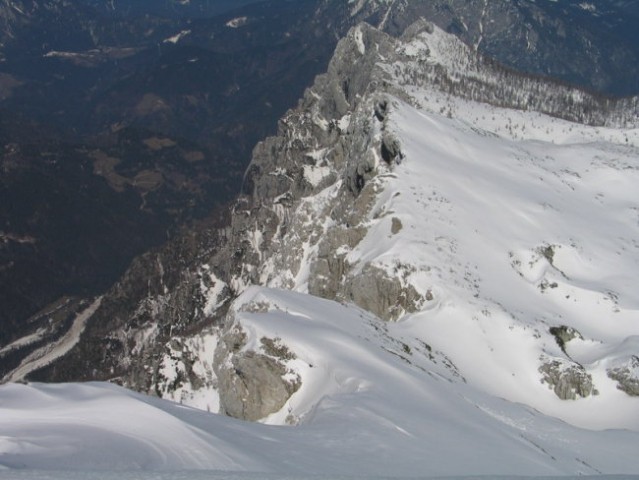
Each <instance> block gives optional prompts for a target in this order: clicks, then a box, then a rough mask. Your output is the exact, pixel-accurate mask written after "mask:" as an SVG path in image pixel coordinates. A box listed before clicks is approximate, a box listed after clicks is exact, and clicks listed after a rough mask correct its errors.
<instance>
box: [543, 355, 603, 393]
mask: <svg viewBox="0 0 639 480" xmlns="http://www.w3.org/2000/svg"><path fill="white" fill-rule="evenodd" d="M539 372H540V373H541V374H542V375H543V376H542V379H541V383H546V384H548V387H549V388H551V389H552V390H553V391H554V392H555V394H556V395H557V396H558V397H559V398H561V399H562V400H576V399H577V397H581V398H586V397H589V396H590V395H597V394H598V392H597V390H595V388H594V386H593V383H592V376H591V375H590V374H588V373H587V372H586V370H585V369H584V367H583V366H581V365H579V364H578V363H574V362H571V361H568V360H564V359H553V360H547V361H546V362H545V363H543V364H542V365H541V367H539Z"/></svg>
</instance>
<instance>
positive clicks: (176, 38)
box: [163, 30, 191, 44]
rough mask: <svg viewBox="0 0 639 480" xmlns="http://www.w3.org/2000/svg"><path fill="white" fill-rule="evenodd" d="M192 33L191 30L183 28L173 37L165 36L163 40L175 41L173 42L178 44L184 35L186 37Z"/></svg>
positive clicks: (167, 41)
mask: <svg viewBox="0 0 639 480" xmlns="http://www.w3.org/2000/svg"><path fill="white" fill-rule="evenodd" d="M190 33H191V30H182V31H181V32H179V33H176V34H175V35H173V36H172V37H168V38H165V39H164V40H163V43H173V44H177V43H178V42H179V41H180V40H182V39H183V38H184V37H186V36H187V35H189V34H190Z"/></svg>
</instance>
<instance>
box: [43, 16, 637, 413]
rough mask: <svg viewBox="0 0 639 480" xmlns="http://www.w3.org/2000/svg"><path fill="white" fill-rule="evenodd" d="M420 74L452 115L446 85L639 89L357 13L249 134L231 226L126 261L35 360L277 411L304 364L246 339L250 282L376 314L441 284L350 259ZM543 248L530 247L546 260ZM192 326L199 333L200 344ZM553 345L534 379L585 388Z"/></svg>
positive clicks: (582, 377)
mask: <svg viewBox="0 0 639 480" xmlns="http://www.w3.org/2000/svg"><path fill="white" fill-rule="evenodd" d="M415 85H420V86H422V87H425V86H429V87H430V88H431V90H430V91H431V94H432V98H431V99H430V100H428V102H430V103H433V99H437V101H439V100H442V102H443V103H441V104H439V108H441V112H442V113H446V112H448V115H451V116H454V115H455V114H456V111H455V109H456V103H455V100H454V99H455V98H458V97H466V98H469V99H472V100H474V101H482V102H487V103H490V104H492V105H493V106H497V107H506V108H518V107H522V106H523V105H533V106H535V107H536V108H538V109H539V110H541V111H543V112H545V113H547V114H551V115H554V116H565V117H567V118H569V119H580V120H582V121H584V122H587V123H591V124H594V125H602V124H606V122H609V121H610V119H611V118H612V119H613V120H612V121H613V122H614V123H615V124H618V123H624V124H629V123H630V124H636V118H637V117H636V102H637V99H636V98H634V99H628V100H623V101H618V102H614V101H611V100H609V99H601V98H600V97H597V96H594V95H590V94H587V93H584V92H581V91H578V90H576V89H573V88H569V87H565V86H562V85H558V84H553V83H542V82H539V81H538V80H534V79H531V78H528V77H525V76H522V75H519V74H516V73H514V72H512V71H510V70H508V69H505V68H503V67H501V66H499V65H497V64H495V63H494V62H492V61H491V60H489V59H487V58H484V57H482V56H481V55H479V54H477V53H476V52H474V51H472V50H471V49H469V48H468V47H466V46H465V45H464V44H463V43H461V42H460V41H459V40H457V39H455V38H454V37H452V36H450V35H447V34H445V33H444V32H442V31H441V30H439V29H438V28H437V27H435V26H434V25H432V24H431V23H428V22H424V21H421V22H418V23H417V24H415V25H413V26H412V27H411V28H409V29H408V30H407V31H406V32H405V34H404V35H403V37H402V38H400V39H395V38H393V37H390V36H388V35H386V34H384V33H382V32H381V31H379V30H377V29H374V28H372V27H370V26H369V25H366V24H361V25H359V26H358V27H356V28H354V29H352V30H351V31H350V32H349V34H348V35H347V36H346V38H345V39H343V40H342V41H340V43H339V45H338V47H337V50H336V53H335V56H334V58H333V60H332V61H331V63H330V65H329V69H328V72H327V73H326V74H324V75H320V76H319V77H318V78H317V80H316V82H315V84H314V85H313V87H311V88H309V89H308V90H307V92H306V94H305V95H304V98H303V99H302V100H301V101H300V104H299V106H298V107H297V108H296V109H294V110H291V111H290V112H289V113H288V114H287V115H286V116H285V117H284V118H283V119H282V120H281V121H280V124H279V129H278V135H277V136H275V137H270V138H268V139H266V140H265V141H263V142H261V143H260V144H259V145H258V146H257V147H256V149H255V151H254V155H253V161H252V163H251V165H250V167H249V169H248V170H247V172H246V175H245V179H244V187H243V194H242V196H241V197H240V198H239V199H238V201H237V202H236V203H235V204H234V206H233V209H232V215H231V217H230V219H229V223H228V226H226V227H224V228H221V229H214V228H211V229H207V230H206V231H205V233H199V234H197V235H195V234H194V238H193V240H194V241H195V242H196V243H198V242H201V241H204V242H205V244H206V247H204V248H201V249H199V250H198V251H197V253H196V254H195V256H188V255H187V256H186V257H183V256H182V254H181V252H182V251H184V252H192V250H190V249H181V248H180V247H179V246H176V248H175V249H174V250H172V251H171V253H170V255H175V257H174V258H170V257H169V258H167V252H165V251H163V252H162V253H160V254H154V253H150V254H147V255H145V256H143V257H141V258H140V259H139V260H137V261H136V263H135V264H134V267H133V269H132V271H131V272H130V273H129V275H128V276H125V277H124V278H123V280H122V281H121V282H119V283H118V284H117V285H116V286H115V287H114V288H113V289H111V291H110V292H109V294H108V295H106V296H105V297H104V299H103V301H102V305H101V308H100V309H99V310H98V312H97V313H96V314H95V315H94V316H93V318H92V319H91V321H90V323H89V325H88V326H87V330H86V332H85V334H84V336H83V338H82V341H81V342H80V344H79V345H78V346H77V348H76V349H75V350H74V351H73V352H71V354H70V355H68V356H66V357H65V358H64V359H62V360H61V361H59V362H57V363H55V364H53V365H52V366H51V367H49V368H48V369H45V370H43V371H41V373H40V374H38V375H41V376H42V377H44V378H48V379H56V380H69V379H88V378H92V379H95V378H97V379H110V380H115V381H118V382H119V383H122V384H124V385H126V386H128V387H131V388H134V389H137V390H142V391H149V392H155V393H156V394H158V395H161V396H165V397H168V398H173V399H176V400H182V401H186V402H189V401H192V400H193V395H194V392H198V391H199V392H212V391H213V390H217V392H218V393H219V398H220V407H221V411H223V412H225V413H228V414H230V415H234V416H238V417H242V418H249V419H258V418H263V417H265V416H266V415H268V414H269V413H273V412H275V411H278V410H279V409H280V408H281V407H282V405H283V404H284V402H285V401H286V400H287V398H288V397H289V396H290V395H291V394H292V393H294V392H295V391H296V389H297V388H298V386H299V379H296V377H295V375H294V373H293V374H291V372H290V371H289V370H288V368H287V366H286V361H285V360H286V358H285V357H287V355H288V354H287V353H286V352H284V353H282V350H281V349H280V350H279V353H277V351H278V349H275V350H274V349H273V347H272V346H273V345H275V344H277V339H276V338H269V337H265V338H263V340H262V342H261V344H260V345H256V346H255V349H254V350H252V351H250V352H247V351H246V349H245V345H244V343H243V333H242V331H241V329H240V330H238V328H239V326H238V324H237V323H236V320H235V315H234V313H233V309H231V310H229V306H230V305H231V302H232V301H233V299H234V298H236V297H237V296H238V295H239V294H240V293H242V292H243V291H245V290H246V289H247V288H248V287H249V286H251V285H265V286H269V287H274V288H284V289H294V290H298V291H301V292H307V293H310V294H312V295H317V296H321V297H324V298H328V299H333V300H337V301H340V302H348V303H354V304H356V305H358V306H359V307H361V308H363V309H365V310H367V311H369V312H372V313H373V314H375V315H376V316H377V317H379V318H382V319H385V320H397V319H399V318H401V317H402V316H404V315H405V314H407V313H412V312H416V311H419V310H423V309H427V308H428V305H429V304H435V303H437V288H438V286H437V285H436V284H432V285H429V286H426V287H425V286H424V284H423V282H420V281H417V280H416V279H418V278H423V276H424V275H425V274H426V273H427V271H425V270H421V267H420V266H417V267H416V266H415V265H411V264H408V263H404V262H399V261H391V263H379V261H367V260H366V259H365V258H361V259H359V260H358V261H355V262H353V261H352V258H353V255H352V253H353V251H354V250H355V249H356V247H357V246H358V245H359V244H360V243H361V242H362V241H363V240H364V239H365V238H366V237H367V235H368V234H369V230H370V227H371V225H373V224H374V223H375V222H376V221H377V220H379V219H383V218H385V217H386V218H388V217H390V218H389V220H390V223H391V227H390V229H389V234H390V235H397V234H400V233H401V231H402V229H403V228H404V226H403V224H402V221H401V219H400V218H397V217H394V216H393V212H391V211H383V210H379V209H378V207H377V206H378V204H379V202H378V199H379V197H380V195H382V193H383V190H384V188H383V184H384V182H385V180H386V179H387V178H392V177H393V175H394V174H393V170H394V169H395V168H396V166H397V165H399V164H401V162H402V160H403V157H404V154H403V151H402V145H401V142H400V141H399V139H398V138H396V136H395V134H394V132H393V129H392V128H391V127H389V125H388V118H389V116H390V113H391V112H392V110H393V109H394V108H395V106H394V105H395V103H396V102H397V101H403V102H407V103H409V104H411V103H418V102H420V100H419V99H417V98H415V97H413V96H411V95H410V93H409V92H410V91H411V86H415ZM529 87H533V88H529ZM524 92H525V93H524ZM428 102H427V103H428ZM196 237H197V238H196ZM349 255H350V256H349ZM547 257H548V256H547V255H546V256H544V255H543V254H540V258H541V259H542V260H543V259H544V258H546V261H547V262H548V261H549V262H550V263H552V258H551V259H547ZM531 264H532V263H531ZM136 265H138V266H139V268H140V270H139V271H140V275H141V274H142V272H144V275H145V276H147V275H148V271H149V270H150V271H156V272H158V274H156V275H152V276H147V277H146V278H148V279H149V280H148V282H145V283H141V282H140V281H139V280H140V275H136V274H135V271H136V268H138V267H136ZM144 265H145V266H144ZM164 265H171V269H170V271H169V270H167V271H166V272H165V271H164ZM176 265H178V266H181V268H179V269H176V268H175V266H176ZM131 291H135V292H137V293H136V295H131ZM122 302H126V305H128V306H127V307H125V308H122ZM251 308H259V306H253V307H251ZM546 335H548V336H551V338H552V334H551V333H550V332H548V333H546ZM196 338H209V339H210V342H208V344H207V345H202V344H199V345H197V342H195V341H194V339H196ZM205 343H206V342H205ZM274 352H276V354H274ZM234 353H235V354H236V355H234ZM563 353H564V356H563V357H561V356H558V355H551V356H548V357H547V358H546V359H542V361H541V364H540V370H539V373H540V375H541V376H540V380H541V381H545V382H548V383H549V384H550V385H551V388H554V390H555V393H556V394H557V395H558V396H559V397H561V398H576V397H577V395H578V396H582V397H583V396H587V395H590V394H592V393H594V387H593V385H592V379H591V378H590V377H589V375H588V374H583V372H581V370H582V368H580V365H579V364H578V363H577V362H575V361H573V360H571V359H570V358H569V357H566V356H565V352H563ZM96 360H97V362H96ZM95 365H100V367H99V368H96V367H95ZM169 365H172V366H173V367H172V368H168V367H169ZM291 375H292V376H291ZM36 378H37V377H36ZM624 378H625V377H624ZM265 385H268V389H267V390H268V391H269V392H271V394H272V397H268V398H267V395H266V394H265V389H264V386H265ZM210 394H211V395H214V394H213V393H210ZM271 394H269V395H271Z"/></svg>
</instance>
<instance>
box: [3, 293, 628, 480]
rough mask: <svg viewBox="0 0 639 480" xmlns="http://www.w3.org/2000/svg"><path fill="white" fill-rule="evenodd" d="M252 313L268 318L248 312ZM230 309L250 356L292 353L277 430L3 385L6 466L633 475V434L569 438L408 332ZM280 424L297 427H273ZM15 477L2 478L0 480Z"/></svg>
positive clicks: (343, 318) (97, 393)
mask: <svg viewBox="0 0 639 480" xmlns="http://www.w3.org/2000/svg"><path fill="white" fill-rule="evenodd" d="M252 303H259V304H260V305H262V308H260V309H251V308H248V307H249V306H250V305H251V304H252ZM264 305H267V307H266V308H264ZM233 308H234V312H235V314H236V317H237V321H238V322H239V325H241V326H242V328H243V329H244V331H245V332H246V333H247V336H248V344H249V346H247V347H246V348H251V347H253V348H257V345H258V344H259V339H261V338H262V336H265V335H267V336H270V337H271V338H273V337H276V338H278V339H281V340H280V341H281V342H282V343H283V344H285V345H287V346H289V348H291V349H292V351H293V352H294V353H295V355H296V358H295V359H293V360H290V363H289V365H288V366H289V367H291V368H293V369H295V371H296V372H297V373H298V374H299V375H300V376H301V378H302V387H301V388H300V389H299V390H298V391H297V392H296V393H295V394H294V395H293V396H292V397H291V399H290V401H289V403H288V404H287V405H286V406H285V408H283V410H282V412H280V413H278V414H274V415H273V416H271V417H269V418H267V419H265V420H264V423H271V424H275V425H264V424H260V423H249V422H241V421H238V420H235V419H231V418H228V417H224V416H220V415H215V414H211V413H207V412H204V411H201V410H196V409H192V408H189V407H185V406H182V405H179V404H175V403H171V402H168V401H166V400H161V399H158V398H153V397H146V396H143V395H141V394H137V393H133V392H130V391H127V390H124V389H122V388H120V387H117V386H114V385H109V384H104V383H88V384H62V385H43V384H29V385H21V384H7V385H3V386H1V387H0V432H2V434H1V436H0V465H4V466H5V467H8V468H10V469H16V468H28V469H40V470H50V471H51V470H72V471H87V470H91V471H103V470H107V471H113V470H121V471H124V472H127V471H129V472H131V471H133V472H135V471H145V470H146V471H148V470H154V471H160V472H181V471H183V470H226V471H237V472H266V473H270V474H277V475H278V477H279V475H292V476H293V478H306V477H309V476H311V475H313V474H320V475H364V476H371V475H380V476H392V477H401V476H413V477H414V476H417V475H419V476H423V477H433V476H451V475H457V476H461V475H499V474H501V475H515V474H526V475H578V474H598V473H600V472H605V473H608V474H613V473H615V474H632V473H634V472H637V469H638V468H639V461H638V460H637V457H636V455H635V453H636V451H637V446H638V445H639V432H638V431H637V429H634V428H631V427H630V426H629V427H628V428H627V429H624V430H621V429H618V430H610V429H608V430H605V431H593V430H588V429H582V428H578V427H573V426H570V425H567V424H566V423H564V422H563V421H561V420H558V419H555V418H552V417H548V416H545V415H543V414H542V413H540V412H538V411H536V410H534V409H532V408H530V407H528V406H525V405H521V404H517V403H513V402H509V401H507V400H504V399H500V398H497V397H495V396H493V395H488V394H486V393H485V392H483V391H482V390H481V389H479V388H477V387H475V386H474V385H472V384H470V383H465V382H463V381H461V380H460V378H459V376H458V375H457V374H456V373H455V370H454V368H453V367H452V366H451V363H450V361H447V359H446V356H445V355H444V354H443V353H442V352H439V351H437V350H436V349H435V348H430V349H429V348H427V347H426V346H425V344H420V343H419V342H418V341H416V339H414V338H410V337H409V336H408V335H405V333H406V332H405V331H404V330H403V329H401V328H399V327H402V326H403V325H404V324H380V323H379V320H378V319H376V318H375V317H373V316H372V315H371V314H369V313H367V312H364V311H362V310H360V309H358V308H356V307H354V306H351V305H341V304H339V303H336V302H332V301H327V300H322V299H318V298H315V297H311V296H309V295H305V294H299V293H295V292H290V291H284V290H273V289H266V288H258V287H252V288H249V289H248V290H247V291H246V292H245V293H244V294H243V295H242V296H241V297H240V298H239V299H238V300H237V301H236V303H235V306H234V307H233ZM284 416H287V417H289V423H291V422H290V419H291V418H292V419H294V422H293V423H294V424H295V426H279V425H282V424H284V422H283V420H284V418H283V417H284ZM630 425H631V424H630ZM20 475H21V474H20V473H19V472H17V471H13V470H10V471H9V474H8V475H7V474H5V472H1V473H0V478H20ZM48 475H54V474H53V473H49V474H48ZM131 475H133V474H131ZM175 475H176V476H177V478H180V477H179V475H178V473H175ZM220 475H222V474H220ZM278 477H275V478H278ZM31 478H37V477H31ZM44 478H47V477H46V476H45V477H44ZM53 478H55V477H53ZM66 478H69V477H66ZM125 478H126V477H125ZM132 478H145V477H144V476H141V477H135V476H133V477H132ZM152 478H153V477H152ZM160 478H163V477H160ZM195 478H197V477H195ZM240 478H242V477H240ZM330 478H334V477H330Z"/></svg>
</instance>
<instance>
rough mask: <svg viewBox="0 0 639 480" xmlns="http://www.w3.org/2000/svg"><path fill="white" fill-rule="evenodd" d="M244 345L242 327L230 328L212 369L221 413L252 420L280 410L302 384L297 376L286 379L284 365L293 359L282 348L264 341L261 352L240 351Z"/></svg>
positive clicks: (271, 342)
mask: <svg viewBox="0 0 639 480" xmlns="http://www.w3.org/2000/svg"><path fill="white" fill-rule="evenodd" d="M231 315H232V314H231ZM245 344H246V335H245V334H244V332H243V331H242V329H241V327H240V326H239V325H233V326H232V327H231V328H230V329H229V330H228V331H227V332H226V334H225V335H224V336H223V337H222V339H221V341H220V343H219V345H218V348H217V350H216V353H215V359H214V364H213V368H214V370H215V373H216V375H217V378H218V393H219V396H220V413H223V414H226V415H229V416H231V417H235V418H240V419H242V420H251V421H255V420H259V419H261V418H264V417H267V416H268V415H270V414H272V413H275V412H277V411H279V410H280V409H281V408H282V407H283V406H284V405H285V403H286V402H287V400H288V399H289V398H290V397H291V395H292V394H293V393H295V392H296V391H297V390H298V389H299V387H300V385H301V384H300V381H299V377H296V378H295V379H293V380H290V379H287V378H285V376H286V375H287V373H289V372H288V369H287V368H286V366H285V365H284V363H283V362H284V361H285V360H288V359H291V358H294V356H293V354H292V353H291V352H290V351H289V350H288V349H287V348H286V347H285V346H283V345H279V344H278V342H277V341H276V340H274V339H268V338H263V339H262V346H263V350H264V352H263V353H261V352H256V351H253V350H248V351H245V350H243V347H244V346H245Z"/></svg>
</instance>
